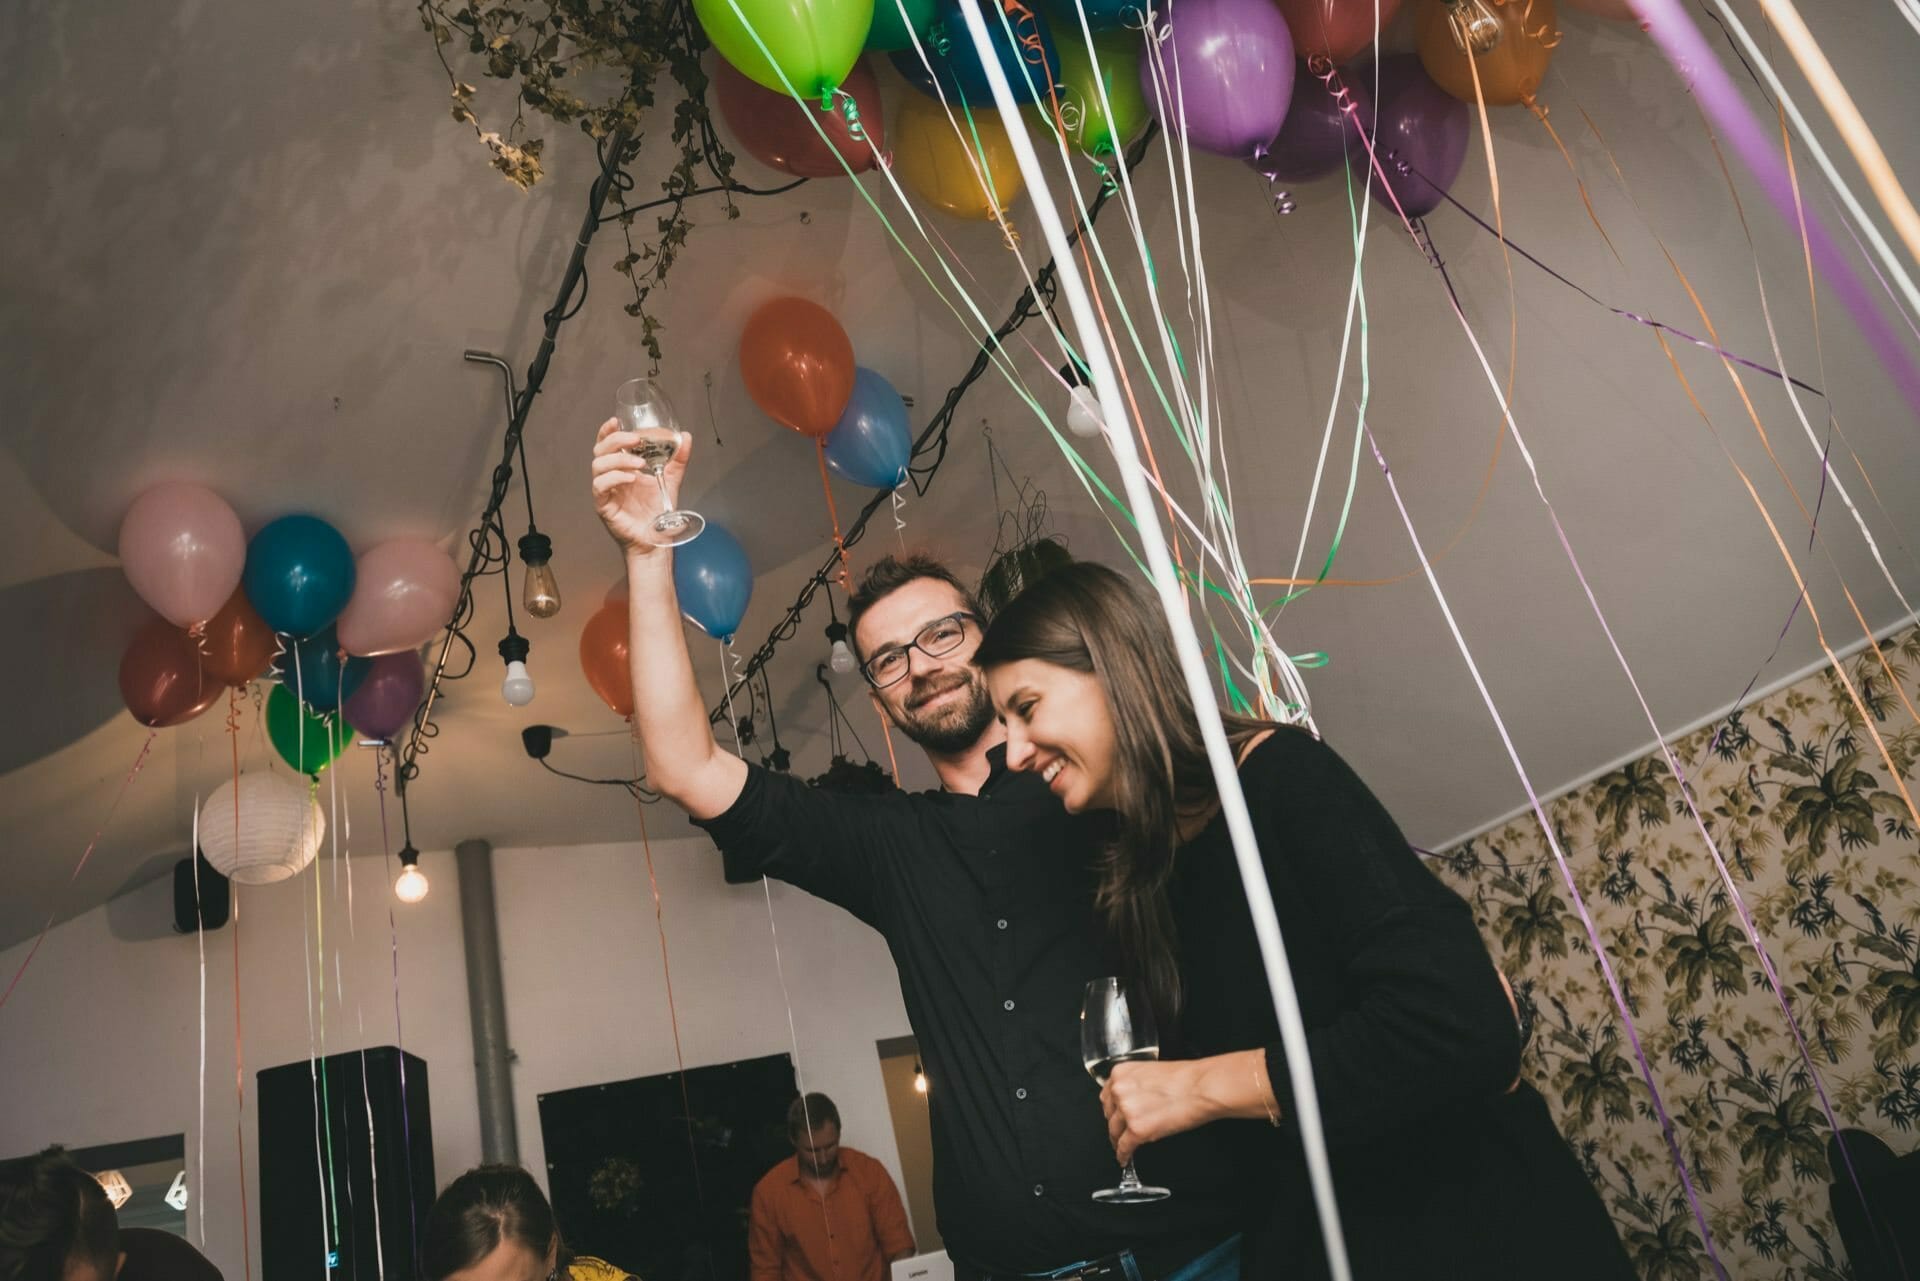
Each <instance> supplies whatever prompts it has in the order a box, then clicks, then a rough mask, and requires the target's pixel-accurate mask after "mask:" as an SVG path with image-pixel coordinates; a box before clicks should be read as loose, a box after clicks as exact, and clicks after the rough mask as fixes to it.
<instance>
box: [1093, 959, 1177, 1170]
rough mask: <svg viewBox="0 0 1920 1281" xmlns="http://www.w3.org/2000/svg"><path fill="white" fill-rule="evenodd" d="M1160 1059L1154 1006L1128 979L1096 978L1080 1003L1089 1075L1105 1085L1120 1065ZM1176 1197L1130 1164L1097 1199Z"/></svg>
mask: <svg viewBox="0 0 1920 1281" xmlns="http://www.w3.org/2000/svg"><path fill="white" fill-rule="evenodd" d="M1159 1057H1160V1036H1159V1034H1158V1033H1157V1032H1156V1031H1155V1030H1154V1026H1153V1005H1152V1003H1151V1002H1150V1001H1149V1000H1148V999H1147V994H1146V992H1145V991H1144V990H1143V989H1142V988H1141V987H1140V985H1139V984H1137V983H1130V982H1128V981H1127V980H1126V979H1114V978H1108V979H1095V980H1093V982H1091V983H1089V984H1087V995H1086V999H1085V1000H1084V1001H1082V1002H1081V1003H1080V1059H1081V1061H1082V1062H1084V1063H1085V1064H1086V1065H1087V1072H1088V1074H1089V1075H1091V1076H1092V1077H1093V1079H1094V1080H1096V1081H1098V1082H1099V1083H1100V1084H1101V1086H1103V1087H1104V1086H1105V1085H1106V1083H1107V1078H1108V1077H1109V1076H1111V1075H1112V1074H1113V1068H1114V1065H1115V1064H1116V1063H1132V1062H1136V1061H1138V1060H1141V1059H1157V1058H1159ZM1172 1195H1173V1193H1171V1192H1169V1191H1168V1190H1167V1189H1165V1188H1155V1187H1149V1186H1147V1185H1146V1184H1144V1183H1142V1182H1140V1176H1139V1175H1138V1174H1136V1173H1135V1172H1134V1169H1133V1162H1131V1161H1129V1162H1127V1163H1126V1165H1125V1166H1123V1167H1121V1170H1120V1182H1119V1184H1118V1186H1115V1187H1111V1188H1101V1189H1100V1190H1099V1191H1098V1192H1095V1193H1094V1194H1093V1199H1094V1200H1096V1201H1108V1202H1112V1203H1114V1204H1116V1205H1130V1204H1132V1203H1134V1202H1137V1201H1161V1200H1165V1199H1166V1198H1167V1197H1170V1196H1172Z"/></svg>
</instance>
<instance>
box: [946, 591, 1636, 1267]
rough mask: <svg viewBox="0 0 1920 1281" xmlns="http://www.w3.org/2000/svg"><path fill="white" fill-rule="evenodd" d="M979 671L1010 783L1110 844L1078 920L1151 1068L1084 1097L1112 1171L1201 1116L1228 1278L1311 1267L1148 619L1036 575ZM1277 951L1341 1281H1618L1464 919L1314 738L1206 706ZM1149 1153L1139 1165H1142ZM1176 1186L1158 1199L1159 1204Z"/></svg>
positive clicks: (1260, 1034) (1223, 893)
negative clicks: (1214, 1150) (1304, 1068)
mask: <svg viewBox="0 0 1920 1281" xmlns="http://www.w3.org/2000/svg"><path fill="white" fill-rule="evenodd" d="M976 660H977V661H978V662H979V663H980V665H981V666H982V667H983V668H984V669H985V670H986V673H987V683H988V686H989V688H990V689H991V691H992V694H993V699H994V703H995V706H996V707H997V708H998V709H999V711H1000V714H1001V716H1002V717H1003V718H1004V720H1005V722H1006V728H1007V762H1008V764H1009V766H1010V767H1011V768H1014V769H1017V770H1021V771H1023V772H1027V773H1030V774H1033V775H1036V776H1038V777H1039V778H1041V779H1044V780H1045V781H1046V783H1047V786H1048V787H1049V788H1050V789H1052V791H1053V793H1054V794H1055V795H1056V796H1058V797H1060V798H1061V800H1062V802H1063V803H1064V805H1065V806H1066V808H1067V809H1069V810H1071V811H1073V812H1075V813H1084V814H1094V815H1099V816H1100V817H1101V818H1102V820H1103V821H1104V823H1105V827H1106V832H1107V837H1106V840H1105V842H1104V850H1103V855H1102V861H1101V868H1100V884H1099V890H1098V895H1097V900H1096V901H1097V904H1098V908H1099V912H1100V916H1101V919H1102V921H1103V923H1104V925H1105V929H1106V932H1107V934H1108V935H1109V936H1110V937H1111V938H1112V939H1113V940H1114V942H1115V944H1116V945H1117V948H1118V951H1119V953H1120V955H1121V957H1122V959H1123V961H1124V963H1125V970H1124V971H1123V972H1124V973H1126V974H1128V975H1129V976H1130V977H1132V978H1134V979H1136V980H1138V981H1139V982H1140V983H1141V984H1142V986H1144V987H1145V988H1146V990H1147V991H1148V992H1149V993H1150V999H1151V1000H1152V1003H1153V1005H1154V1007H1155V1010H1156V1012H1157V1013H1158V1014H1159V1016H1160V1020H1161V1022H1162V1026H1161V1029H1160V1032H1161V1050H1162V1052H1163V1055H1164V1057H1163V1058H1162V1059H1161V1060H1160V1061H1158V1062H1133V1063H1121V1064H1119V1065H1117V1066H1115V1068H1114V1069H1113V1072H1112V1075H1111V1076H1110V1077H1109V1078H1108V1081H1107V1085H1106V1088H1105V1089H1104V1090H1103V1091H1102V1092H1101V1096H1100V1101H1101V1105H1102V1107H1103V1109H1104V1111H1105V1113H1106V1118H1107V1123H1108V1132H1109V1134H1110V1136H1111V1138H1112V1141H1113V1144H1114V1149H1115V1153H1116V1155H1117V1156H1118V1157H1119V1158H1120V1159H1121V1160H1123V1161H1124V1160H1126V1159H1128V1158H1129V1157H1131V1156H1133V1155H1134V1154H1135V1153H1136V1152H1138V1151H1140V1150H1141V1149H1142V1148H1143V1147H1147V1146H1148V1145H1156V1144H1159V1143H1162V1142H1165V1141H1166V1140H1167V1139H1168V1138H1169V1137H1170V1136H1175V1135H1179V1134H1182V1133H1184V1132H1187V1131H1190V1130H1192V1129H1194V1128H1195V1127H1198V1126H1203V1125H1207V1124H1209V1123H1217V1122H1227V1123H1231V1124H1235V1125H1239V1126H1243V1127H1251V1128H1252V1129H1253V1130H1254V1131H1256V1132H1258V1133H1261V1134H1262V1136H1263V1138H1264V1139H1265V1142H1264V1143H1263V1144H1262V1145H1261V1147H1260V1148H1259V1149H1257V1150H1250V1151H1249V1152H1248V1154H1247V1164H1246V1166H1245V1167H1244V1168H1245V1170H1246V1174H1247V1177H1248V1178H1249V1179H1250V1180H1261V1179H1265V1180H1266V1181H1268V1182H1269V1183H1270V1184H1271V1185H1272V1186H1274V1187H1276V1188H1277V1193H1276V1194H1270V1197H1269V1199H1268V1201H1267V1202H1266V1204H1264V1205H1262V1206H1260V1207H1259V1208H1258V1210H1257V1211H1256V1212H1255V1213H1254V1215H1253V1216H1252V1217H1251V1218H1250V1219H1249V1221H1248V1224H1247V1238H1246V1243H1245V1252H1244V1256H1243V1268H1244V1272H1245V1275H1247V1276H1260V1277H1268V1276H1273V1277H1278V1276H1285V1277H1287V1278H1288V1279H1289V1281H1293V1279H1295V1278H1314V1277H1324V1276H1326V1275H1327V1270H1326V1263H1325V1254H1324V1250H1323V1248H1322V1245H1321V1238H1320V1231H1319V1224H1318V1219H1317V1215H1316V1212H1315V1209H1314V1205H1313V1202H1312V1198H1311V1192H1310V1187H1309V1184H1308V1181H1307V1173H1306V1164H1305V1158H1304V1154H1303V1152H1302V1149H1301V1144H1300V1137H1299V1132H1298V1130H1297V1128H1296V1121H1295V1108H1294V1106H1293V1096H1292V1093H1291V1092H1290V1090H1289V1089H1288V1081H1289V1077H1288V1075H1287V1071H1286V1056H1285V1052H1284V1050H1283V1049H1282V1047H1281V1045H1280V1039H1279V1027H1278V1024H1277V1021H1276V1019H1275V1016H1274V1011H1273V1003H1272V1001H1271V1000H1270V999H1269V994H1268V988H1267V983H1266V974H1265V970H1264V968H1263V965H1262V961H1261V955H1260V950H1259V946H1258V943H1257V940H1256V938H1255V935H1254V926H1253V920H1252V916H1251V913H1250V912H1249V910H1248V907H1247V901H1246V897H1245V895H1244V893H1243V890H1242V886H1241V881H1240V876H1239V869H1238V864H1237V862H1236V860H1235V857H1234V853H1233V848H1232V845H1231V843H1230V841H1229V839H1228V836H1227V831H1226V826H1225V823H1224V821H1223V820H1222V819H1221V817H1220V804H1219V797H1218V794H1217V792H1216V789H1215V780H1214V776H1213V771H1212V768H1211V766H1210V764H1209V761H1208V758H1207V755H1206V749H1205V746H1204V744H1203V743H1202V740H1201V737H1200V722H1199V718H1198V716H1197V715H1196V714H1195V711H1194V706H1193V703H1192V701H1191V700H1190V698H1189V696H1188V692H1187V684H1186V680H1185V678H1184V676H1183V674H1182V672H1181V669H1180V666H1179V662H1178V659H1177V658H1176V656H1175V653H1174V648H1173V637H1172V633H1171V631H1170V629H1169V628H1168V626H1167V623H1166V620H1165V618H1164V617H1163V615H1162V614H1161V612H1160V610H1159V609H1158V608H1156V606H1155V602H1154V601H1152V600H1151V599H1149V598H1147V597H1146V596H1145V595H1143V593H1141V592H1139V591H1137V590H1135V589H1134V588H1133V587H1132V586H1131V585H1130V584H1129V583H1128V582H1127V580H1125V579H1124V578H1122V577H1121V576H1120V575H1119V574H1116V573H1115V572H1113V571H1112V570H1110V569H1106V568H1104V567H1102V566H1099V565H1093V564H1086V563H1082V564H1076V565H1073V566H1069V567H1066V568H1063V569H1058V570H1055V571H1054V572H1053V573H1051V574H1050V575H1048V576H1047V577H1046V578H1045V579H1043V580H1042V581H1041V582H1040V583H1038V584H1037V585H1036V586H1034V587H1033V588H1031V589H1029V590H1027V591H1026V592H1023V593H1022V594H1021V595H1020V596H1019V597H1017V598H1016V599H1015V600H1014V601H1013V602H1012V603H1010V604H1009V605H1008V606H1007V608H1006V609H1005V610H1003V611H1002V612H1001V613H1000V615H999V616H998V617H997V618H996V619H995V620H994V622H993V626H992V627H991V628H989V629H988V632H987V636H986V638H985V639H984V640H983V641H982V642H981V644H980V648H979V651H978V653H977V655H976ZM1222 720H1223V721H1224V722H1225V725H1226V729H1227V735H1228V741H1229V742H1230V743H1231V744H1232V746H1233V747H1234V749H1235V752H1236V755H1237V758H1238V760H1239V762H1240V769H1239V773H1240V780H1241V784H1242V786H1243V788H1244V789H1245V792H1246V798H1247V807H1248V810H1249V811H1250V813H1251V816H1252V819H1253V828H1254V832H1255V835H1256V836H1257V838H1258V841H1259V846H1260V855H1261V859H1262V862H1263V864H1264V866H1265V868H1266V875H1267V883H1268V886H1269V888H1270V889H1271V890H1272V894H1273V900H1274V906H1275V910H1276V911H1277V912H1278V914H1279V920H1280V927H1281V932H1282V935H1283V937H1284V938H1285V940H1286V944H1287V955H1288V959H1289V961H1290V964H1291V968H1292V972H1293V983H1294V987H1295V990H1296V991H1297V993H1298V995H1299V1008H1300V1012H1301V1017H1302V1019H1303V1021H1304V1022H1305V1024H1306V1028H1307V1040H1308V1048H1309V1053H1310V1056H1311V1059H1312V1068H1313V1080H1314V1088H1315V1091H1316V1093H1317V1094H1318V1096H1319V1100H1320V1109H1321V1115H1322V1118H1323V1120H1324V1123H1325V1134H1326V1141H1327V1146H1328V1151H1329V1154H1330V1156H1331V1159H1332V1163H1333V1172H1334V1179H1335V1186H1336V1195H1337V1199H1338V1202H1339V1208H1340V1217H1341V1223H1342V1227H1343V1228H1344V1230H1345V1238H1346V1244H1347V1249H1348V1252H1349V1258H1350V1260H1351V1262H1352V1264H1353V1275H1354V1276H1355V1277H1356V1278H1359V1279H1361V1281H1389V1279H1393V1281H1398V1279H1400V1278H1406V1277H1416V1276H1421V1277H1474V1278H1476V1279H1477V1281H1500V1279H1502V1278H1515V1279H1516V1281H1517V1279H1518V1278H1523V1277H1527V1278H1531V1277H1555V1278H1559V1279H1561V1281H1567V1279H1569V1278H1581V1279H1587V1278H1592V1279H1596V1281H1598V1279H1603V1278H1604V1279H1605V1281H1627V1279H1628V1278H1631V1277H1632V1276H1633V1271H1632V1268H1631V1266H1630V1265H1629V1264H1628V1262H1627V1257H1626V1254H1625V1252H1624V1251H1623V1250H1622V1249H1621V1247H1620V1243H1619V1240H1618V1238H1617V1236H1616V1235H1615V1233H1614V1229H1613V1224H1612V1222H1611V1221H1610V1220H1609V1219H1608V1217H1607V1213H1606V1210H1605V1208H1604V1207H1603V1205H1602V1204H1601V1201H1600V1198H1599V1196H1598V1194H1597V1193H1596V1192H1595V1191H1594V1189H1593V1187H1592V1185H1591V1184H1589V1183H1588V1181H1587V1179H1586V1176H1585V1175H1584V1173H1583V1172H1582V1170H1581V1168H1580V1166H1579V1163H1578V1162H1577V1160H1576V1159H1575V1157H1574V1155H1573V1153H1572V1152H1571V1151H1570V1150H1569V1149H1568V1147H1567V1145H1566V1143H1565V1142H1564V1141H1563V1140H1562V1139H1561V1137H1560V1135H1559V1133H1558V1131H1557V1130H1556V1129H1555V1128H1554V1125H1553V1121H1552V1118H1551V1117H1550V1116H1549V1115H1548V1113H1547V1109H1546V1105H1545V1103H1544V1102H1543V1101H1542V1100H1541V1098H1540V1096H1539V1095H1538V1094H1537V1093H1536V1092H1535V1091H1534V1090H1533V1089H1532V1087H1531V1086H1527V1085H1523V1084H1516V1082H1515V1077H1516V1070H1517V1067H1518V1063H1519V1055H1520V1033H1519V1030H1518V1027H1517V1020H1516V1017H1515V1012H1514V1009H1513V1006H1512V1004H1511V999H1510V997H1509V995H1508V994H1507V992H1506V990H1505V987H1504V983H1503V980H1502V978H1501V976H1500V974H1499V972H1498V971H1497V970H1496V969H1495V968H1494V965H1493V962H1492V960H1491V959H1490V958H1489V956H1488V955H1487V949H1486V945H1485V944H1484V943H1483V942H1482V941H1481V938H1480V935H1479V932H1478V931H1477V930H1476V929H1475V927H1474V921H1473V914H1472V912H1471V910H1470V909H1469V908H1468V906H1467V904H1466V903H1465V902H1464V901H1463V900H1462V899H1461V898H1460V897H1459V896H1458V895H1457V894H1455V893H1454V892H1453V891H1452V890H1450V889H1448V888H1447V887H1446V886H1445V885H1443V884H1442V883H1441V882H1440V881H1439V879H1438V878H1436V877H1435V876H1433V875H1432V874H1431V873H1429V872H1428V871H1427V869H1426V868H1425V867H1423V866H1421V863H1420V860H1419V857H1418V856H1417V855H1416V854H1415V853H1414V852H1413V850H1412V848H1411V847H1410V846H1409V845H1408V844H1407V841H1406V839H1405V838H1404V837H1403V836H1402V835H1401V834H1400V830H1399V828H1398V827H1397V826H1395V824H1394V821H1393V819H1392V818H1391V817H1390V816H1389V815H1388V814H1387V812H1386V810H1385V809H1384V808H1383V807H1382V806H1381V804H1380V802H1379V801H1378V800H1376V799H1375V798H1374V796H1373V793H1371V792H1370V791H1368V790H1367V787H1366V785H1365V784H1363V783H1362V782H1361V781H1360V779H1359V778H1358V777H1356V776H1355V774H1354V773H1353V771H1352V770H1351V769H1349V768H1348V766H1347V764H1346V762H1344V761H1343V760H1341V759H1340V757H1339V756H1337V755H1335V753H1334V751H1333V749H1332V748H1330V747H1328V746H1327V745H1326V744H1324V743H1322V742H1321V741H1320V740H1319V739H1317V738H1316V737H1314V736H1313V735H1312V734H1310V733H1308V732H1307V731H1305V730H1303V729H1299V728H1295V727H1291V726H1282V725H1275V724H1272V723H1269V722H1262V721H1256V720H1249V719H1247V718H1245V717H1239V716H1231V715H1225V714H1223V715H1222ZM1148 1150H1150V1148H1148ZM1176 1195H1178V1192H1176Z"/></svg>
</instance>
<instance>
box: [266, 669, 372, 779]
mask: <svg viewBox="0 0 1920 1281" xmlns="http://www.w3.org/2000/svg"><path fill="white" fill-rule="evenodd" d="M267 737H268V738H270V739H272V740H273V747H274V750H275V751H277V752H279V753H280V759H281V760H283V761H285V762H286V763H287V764H289V765H291V766H293V768H294V769H296V770H298V771H299V772H300V773H302V774H318V773H319V772H320V771H321V770H323V769H325V768H326V767H327V766H329V765H331V764H333V762H334V761H335V760H336V759H337V758H338V757H339V755H340V753H342V752H344V751H346V750H347V743H348V741H349V740H350V739H352V738H353V730H352V729H351V728H350V727H349V726H348V725H347V722H346V720H345V719H344V718H343V717H338V716H328V717H320V716H316V715H314V712H313V709H312V708H310V707H308V706H307V705H306V704H305V703H302V702H301V701H300V700H299V699H298V698H296V697H294V694H293V691H292V690H290V689H288V688H287V687H286V686H285V685H275V686H274V687H273V692H272V693H271V694H268V695H267Z"/></svg>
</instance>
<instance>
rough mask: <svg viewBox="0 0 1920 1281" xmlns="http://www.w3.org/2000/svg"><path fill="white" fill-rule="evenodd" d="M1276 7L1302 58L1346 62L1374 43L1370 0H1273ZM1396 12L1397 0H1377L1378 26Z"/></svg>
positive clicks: (1387, 20) (1383, 23) (1397, 9)
mask: <svg viewBox="0 0 1920 1281" xmlns="http://www.w3.org/2000/svg"><path fill="white" fill-rule="evenodd" d="M1275 7H1276V8H1278V9H1279V10H1280V16H1281V17H1283V18H1285V19H1286V20H1287V34H1289V35H1291V36H1292V37H1293V51H1294V52H1295V53H1297V54H1299V55H1300V56H1301V57H1302V58H1312V57H1316V56H1318V57H1325V58H1327V59H1329V60H1331V61H1333V62H1345V61H1347V59H1349V58H1351V57H1353V56H1354V55H1355V54H1358V53H1360V52H1362V51H1364V50H1365V49H1367V48H1368V47H1370V46H1371V45H1372V44H1373V0H1275ZM1398 12H1400V0H1380V26H1381V27H1382V28H1384V27H1385V26H1386V25H1387V24H1388V23H1389V22H1392V21H1393V15H1394V14H1396V13H1398Z"/></svg>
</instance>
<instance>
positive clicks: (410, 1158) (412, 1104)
mask: <svg viewBox="0 0 1920 1281" xmlns="http://www.w3.org/2000/svg"><path fill="white" fill-rule="evenodd" d="M258 1080H259V1091H258V1094H257V1096H256V1097H257V1106H258V1107H259V1109H260V1263H261V1273H262V1278H263V1281H347V1279H351V1278H359V1279H361V1281H377V1278H379V1277H381V1276H386V1277H393V1278H412V1277H415V1276H417V1275H419V1269H418V1267H417V1266H416V1260H415V1257H414V1251H415V1248H416V1246H415V1243H416V1242H417V1241H418V1240H419V1235H420V1229H421V1228H422V1227H424V1226H425V1224H426V1217H427V1209H428V1207H430V1206H431V1205H432V1204H433V1195H434V1188H435V1184H434V1178H433V1124H432V1121H431V1119H430V1117H431V1109H430V1108H429V1107H428V1098H427V1065H426V1064H425V1063H424V1062H423V1061H421V1060H420V1059H417V1058H415V1057H414V1056H413V1055H411V1054H405V1053H402V1052H401V1051H400V1050H397V1049H395V1048H394V1047H392V1046H390V1045H382V1046H375V1047H370V1048H368V1049H366V1050H364V1051H362V1050H352V1051H349V1052H347V1053H345V1054H330V1055H328V1056H327V1057H326V1058H324V1059H318V1060H314V1061H312V1062H311V1063H310V1062H309V1061H308V1060H306V1059H301V1060H299V1061H298V1062H295V1063H287V1064H284V1065H282V1066H280V1067H272V1068H264V1069H262V1070H261V1072H260V1074H259V1078H258ZM369 1131H371V1133H369Z"/></svg>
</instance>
